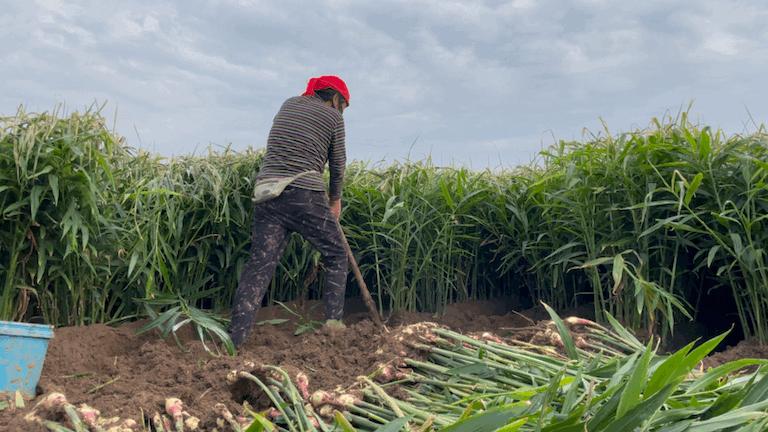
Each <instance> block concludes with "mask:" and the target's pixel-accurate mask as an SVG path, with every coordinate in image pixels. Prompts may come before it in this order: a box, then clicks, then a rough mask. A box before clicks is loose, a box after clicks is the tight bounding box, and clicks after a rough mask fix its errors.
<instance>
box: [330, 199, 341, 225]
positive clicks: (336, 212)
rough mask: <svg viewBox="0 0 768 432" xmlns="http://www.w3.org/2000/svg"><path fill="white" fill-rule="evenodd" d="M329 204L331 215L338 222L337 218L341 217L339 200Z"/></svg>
mask: <svg viewBox="0 0 768 432" xmlns="http://www.w3.org/2000/svg"><path fill="white" fill-rule="evenodd" d="M329 204H330V207H331V214H332V215H333V216H334V217H335V218H336V220H339V217H341V200H340V199H337V200H331V202H330V203H329Z"/></svg>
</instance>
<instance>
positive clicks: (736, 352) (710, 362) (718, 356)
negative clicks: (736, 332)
mask: <svg viewBox="0 0 768 432" xmlns="http://www.w3.org/2000/svg"><path fill="white" fill-rule="evenodd" d="M743 358H758V359H764V358H768V345H760V344H759V343H758V342H757V341H756V340H743V341H741V342H739V343H738V344H736V345H735V346H732V347H728V348H727V349H725V350H723V351H721V352H717V353H714V354H712V355H711V356H709V357H707V358H705V359H704V367H716V366H720V365H721V364H723V363H728V362H729V361H733V360H738V359H743Z"/></svg>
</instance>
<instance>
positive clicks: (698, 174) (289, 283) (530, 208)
mask: <svg viewBox="0 0 768 432" xmlns="http://www.w3.org/2000/svg"><path fill="white" fill-rule="evenodd" d="M349 145H350V146H353V145H354V143H350V144H349ZM260 160H261V152H260V151H250V150H249V151H244V152H235V151H232V150H231V149H227V148H224V149H219V150H211V151H209V152H208V153H207V154H203V155H190V156H184V157H176V158H171V159H165V158H161V157H159V156H156V155H152V154H148V153H146V152H143V151H136V150H134V149H131V148H130V147H128V146H127V145H126V143H125V140H124V139H123V138H122V137H120V136H118V135H116V134H115V133H113V132H112V131H111V130H110V128H109V127H108V125H107V122H106V120H105V119H104V118H103V117H102V116H101V114H100V113H99V112H98V111H97V110H95V111H84V112H80V113H71V114H66V115H65V114H64V113H60V112H55V111H54V112H50V113H41V114H38V113H26V112H24V111H23V110H22V111H19V112H18V113H17V114H16V115H15V116H11V117H6V118H0V283H1V284H2V292H1V294H0V320H7V321H22V322H32V323H47V324H52V325H55V326H57V329H56V333H55V336H54V338H53V339H52V340H51V345H50V348H49V351H48V357H47V358H46V362H45V367H44V369H43V376H42V379H41V382H40V385H39V388H38V391H39V394H38V396H37V397H36V398H35V399H34V400H26V401H25V400H18V398H15V397H14V396H13V395H9V396H8V397H7V398H6V399H3V398H0V408H2V410H0V428H2V426H1V425H2V424H5V425H6V426H7V427H8V429H7V430H32V431H34V430H54V431H67V430H74V431H111V432H117V431H129V430H130V431H139V430H147V431H181V430H217V431H219V432H224V431H233V430H234V431H246V430H247V431H249V432H252V431H262V430H267V431H274V430H279V431H290V432H315V431H322V432H329V431H332V430H335V431H343V432H353V431H382V432H398V431H401V430H409V431H419V432H428V431H431V430H440V431H443V430H445V431H452V432H467V431H494V430H503V431H504V432H512V431H518V430H519V431H549V432H555V431H558V432H560V431H562V432H565V431H585V430H587V431H631V430H638V431H680V432H682V431H699V432H704V431H719V430H743V431H762V430H768V368H766V365H767V364H768V362H767V361H766V360H763V359H761V358H750V357H761V356H765V353H768V349H765V350H764V349H763V348H764V346H765V344H766V343H768V266H766V252H765V245H766V244H768V226H767V225H766V224H768V184H767V183H766V180H767V177H768V133H767V132H766V131H765V130H764V129H763V128H762V127H755V128H754V131H753V132H750V133H749V134H742V135H727V134H725V133H723V132H722V131H719V130H715V129H712V128H709V127H706V126H702V125H696V124H693V123H691V122H690V121H689V119H688V114H687V113H680V114H678V115H677V116H674V117H669V118H660V119H652V120H651V122H650V123H649V126H648V127H647V128H645V129H642V130H636V131H630V132H627V133H618V134H617V133H613V132H611V131H609V130H607V129H606V130H605V131H601V132H600V133H596V134H594V135H591V136H588V137H585V138H584V140H583V141H580V142H566V141H561V142H559V143H558V144H556V145H554V146H552V147H551V148H549V149H548V150H546V151H544V152H542V153H541V154H540V155H539V157H538V159H537V161H536V163H532V164H530V165H526V166H520V167H516V168H509V169H505V170H481V171H477V170H470V169H465V168H460V167H440V166H436V165H435V164H434V163H432V162H431V161H429V160H425V161H407V162H399V163H392V164H388V165H384V164H370V163H362V162H353V163H351V164H350V165H349V167H348V168H347V174H346V177H345V187H344V196H343V203H344V210H343V213H342V219H341V223H342V225H343V227H344V230H345V232H346V234H347V236H348V238H349V242H350V245H351V247H352V250H353V251H354V252H355V256H356V258H357V261H358V263H359V264H360V267H361V271H362V273H363V276H364V278H365V281H366V282H367V284H368V286H369V288H370V289H371V294H372V295H373V298H374V301H375V302H376V304H377V306H378V308H379V310H380V311H381V312H382V314H383V316H384V317H385V318H387V329H386V330H384V329H378V328H376V327H375V326H373V324H372V323H371V322H370V321H368V320H367V319H366V315H365V314H364V313H361V312H360V311H361V310H362V309H361V308H358V307H357V306H358V305H357V301H356V298H357V294H358V292H357V288H356V286H355V284H354V280H353V279H352V278H350V279H349V284H348V290H347V296H348V302H347V306H348V307H347V309H348V311H347V317H346V318H345V322H347V323H348V326H347V328H346V329H343V330H338V331H336V332H329V331H327V329H323V330H318V329H317V327H318V326H317V324H318V322H319V321H318V320H319V310H318V308H317V307H316V306H318V299H320V298H321V297H322V292H323V277H322V276H323V272H324V269H323V264H322V260H321V259H320V255H319V253H317V252H316V251H314V250H312V249H311V248H310V247H309V245H308V244H307V243H305V242H304V241H303V240H302V239H301V238H299V237H298V236H297V237H293V238H291V240H290V243H289V246H288V248H287V249H286V252H285V255H284V256H283V258H282V260H281V262H280V265H279V266H278V269H277V273H276V275H275V278H274V281H273V284H272V286H271V287H270V290H269V294H268V299H266V300H265V305H264V306H265V307H264V308H263V309H262V311H261V312H259V317H258V318H257V320H258V321H259V323H258V324H259V325H258V326H257V329H256V331H255V334H254V335H253V336H252V337H251V339H250V340H249V342H248V343H247V344H246V345H245V346H244V347H243V349H241V350H240V351H239V352H238V355H237V356H230V355H229V354H231V350H229V346H228V340H227V337H226V335H225V333H224V329H225V326H226V322H227V316H228V313H229V308H230V306H231V303H232V299H233V296H234V291H235V288H236V286H237V280H238V276H239V274H240V270H241V268H242V266H243V264H244V262H245V260H246V259H247V257H248V251H249V247H250V240H249V233H250V230H251V212H252V204H251V200H250V194H251V192H252V187H253V178H254V176H255V174H256V173H257V172H258V168H259V164H260ZM697 338H698V339H697ZM739 342H740V344H739V346H740V347H742V348H744V349H745V350H744V351H740V352H743V353H745V354H739V355H731V356H726V357H722V358H720V357H718V355H719V354H715V355H712V353H714V352H716V351H722V350H724V349H725V348H726V347H727V346H732V345H736V344H737V343H739ZM745 347H746V348H745ZM227 351H230V352H229V353H228V352H227ZM721 354H722V353H721ZM97 411H98V412H97Z"/></svg>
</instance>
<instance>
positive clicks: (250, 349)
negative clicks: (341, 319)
mask: <svg viewBox="0 0 768 432" xmlns="http://www.w3.org/2000/svg"><path fill="white" fill-rule="evenodd" d="M318 306H320V307H318ZM508 306H509V305H508V304H507V303H505V302H501V301H494V302H472V303H464V304H456V305H452V306H450V307H449V308H448V309H447V310H446V311H445V313H444V314H443V315H441V316H440V317H437V316H434V315H432V314H425V313H398V314H397V315H395V316H392V317H390V318H389V320H388V323H387V324H388V327H389V328H390V329H391V330H392V332H391V333H389V334H385V333H382V332H381V331H379V330H378V329H376V327H375V326H374V325H373V323H372V322H371V321H369V320H368V319H367V316H366V314H365V313H363V312H360V310H361V307H360V306H359V305H351V307H348V309H350V312H351V313H350V314H349V315H348V316H347V317H345V322H346V323H347V328H346V329H343V330H337V331H333V332H332V333H331V332H328V331H325V330H321V331H318V332H307V333H304V334H302V335H299V336H294V332H295V331H296V329H297V326H298V325H299V324H300V323H299V322H298V320H297V319H296V318H295V317H293V316H292V315H290V314H289V313H287V312H286V311H285V310H284V309H283V308H281V307H268V308H264V309H262V310H261V311H260V312H259V316H258V320H260V321H262V320H270V319H276V318H283V319H291V321H289V322H286V323H283V324H279V325H269V324H265V325H261V326H257V327H256V328H255V330H254V334H253V335H252V336H251V338H250V339H249V341H248V342H247V343H246V344H244V346H243V347H242V348H241V349H240V350H239V353H238V356H236V357H228V356H221V357H213V356H211V355H209V354H207V353H206V352H205V350H204V349H203V347H202V345H201V344H200V342H199V341H197V340H196V339H195V336H194V334H193V332H192V331H191V329H188V330H189V331H186V330H187V329H185V331H181V332H180V334H181V341H182V342H183V344H184V349H185V350H186V351H185V350H182V349H180V348H179V347H178V346H177V345H176V343H175V342H174V341H173V340H172V339H170V340H167V341H166V340H163V339H161V338H160V337H159V336H158V334H157V333H147V334H143V335H140V336H137V335H136V334H135V330H136V329H138V328H139V327H140V326H141V325H142V324H143V323H141V322H136V323H130V324H126V325H122V326H119V327H108V326H105V325H91V326H85V327H66V328H59V329H57V330H56V332H55V336H54V338H53V339H52V340H51V343H50V345H49V348H48V354H47V357H46V360H45V365H44V368H43V373H42V377H41V379H40V384H39V393H40V394H46V393H49V392H52V391H58V392H62V393H64V394H65V395H66V396H67V399H68V401H69V402H70V403H73V404H75V405H77V404H80V403H87V404H89V405H91V406H93V407H94V408H96V409H98V410H100V411H101V415H102V417H113V416H118V417H121V418H132V419H134V420H137V421H140V420H141V418H142V415H144V414H148V415H150V416H151V415H152V414H153V413H154V412H156V411H157V412H161V413H162V412H163V403H164V401H165V398H167V397H178V398H180V399H181V400H182V401H183V402H184V404H185V406H186V408H187V410H188V411H189V412H190V413H191V414H192V415H195V416H198V417H200V418H201V419H202V420H203V424H206V423H208V424H210V422H211V421H213V420H214V419H215V415H214V413H213V406H214V404H216V403H217V402H222V403H224V404H225V405H227V406H228V407H229V409H230V410H231V411H232V412H235V413H237V412H240V410H241V409H240V406H241V403H242V402H243V400H244V398H245V397H246V395H245V394H243V393H244V392H243V391H242V389H238V388H236V386H235V387H233V386H230V385H229V384H227V382H226V379H225V378H226V375H227V373H228V372H230V371H231V370H233V369H243V368H244V364H247V362H253V363H254V364H257V365H259V364H272V365H279V366H281V367H284V368H286V369H288V370H293V371H297V370H300V371H303V372H304V373H306V374H307V375H308V377H309V381H310V390H317V389H325V390H333V389H335V388H336V387H338V386H348V385H350V384H353V383H354V382H355V378H356V377H358V376H360V375H366V374H369V373H371V372H372V371H373V370H375V369H376V365H377V364H379V363H382V362H387V361H391V360H393V359H394V358H395V357H397V356H398V355H401V354H402V353H403V352H404V351H406V350H405V347H403V346H402V345H401V344H400V343H399V342H397V340H396V338H395V337H393V335H394V334H395V330H396V329H397V328H398V327H399V326H402V325H407V324H412V323H416V322H421V321H434V322H439V323H441V324H444V325H446V326H448V327H451V328H453V329H456V330H461V331H467V332H471V331H483V330H489V329H491V330H492V331H494V332H497V333H503V332H504V330H503V329H504V328H512V329H514V328H517V327H528V326H530V325H531V324H532V323H533V322H534V321H533V319H538V318H544V316H538V315H540V312H539V311H528V313H527V316H524V315H522V314H515V313H506V312H507V311H509V310H510V309H509V308H508ZM291 307H292V308H294V309H298V308H302V307H303V311H302V313H301V314H302V315H304V316H305V317H308V318H311V319H319V318H320V315H321V314H322V307H321V305H320V304H318V303H317V302H310V303H308V304H306V305H303V306H301V305H296V304H293V305H291ZM503 313H505V314H504V315H502V314H503ZM529 317H531V318H529ZM34 402H36V401H33V402H32V403H30V404H28V409H29V406H31V405H34ZM251 402H254V401H251ZM256 402H257V401H256ZM28 409H27V410H28ZM26 412H28V411H24V410H22V411H16V412H15V413H13V412H10V411H8V410H6V411H5V412H0V430H13V431H22V430H23V431H30V430H35V428H34V427H31V425H30V424H29V423H27V422H25V421H24V420H23V416H24V414H25V413H26ZM2 425H7V426H6V427H5V428H3V426H2Z"/></svg>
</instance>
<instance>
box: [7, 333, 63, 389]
mask: <svg viewBox="0 0 768 432" xmlns="http://www.w3.org/2000/svg"><path fill="white" fill-rule="evenodd" d="M52 337H53V326H49V325H40V324H26V323H17V322H9V321H0V393H5V392H8V393H15V392H16V391H17V390H18V391H21V394H22V395H23V396H24V397H26V398H33V397H35V387H37V382H38V381H39V380H40V372H42V371H43V361H45V353H46V352H47V351H48V340H49V339H51V338H52Z"/></svg>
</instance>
